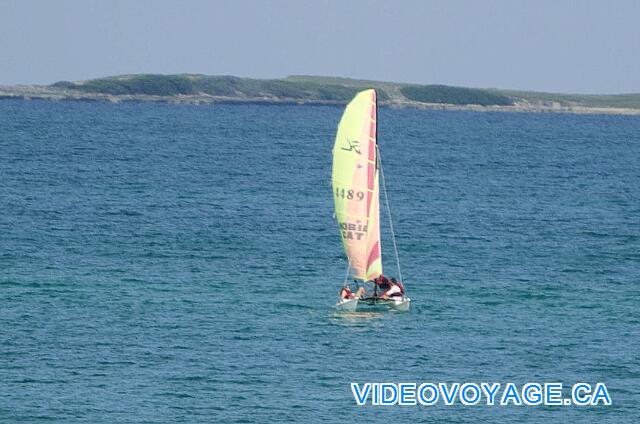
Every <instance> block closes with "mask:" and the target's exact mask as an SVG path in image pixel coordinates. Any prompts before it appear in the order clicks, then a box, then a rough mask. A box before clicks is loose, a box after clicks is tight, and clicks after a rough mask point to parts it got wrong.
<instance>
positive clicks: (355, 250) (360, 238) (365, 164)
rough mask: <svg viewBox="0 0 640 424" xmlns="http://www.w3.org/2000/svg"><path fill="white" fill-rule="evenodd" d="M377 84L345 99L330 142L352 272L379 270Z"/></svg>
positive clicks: (367, 275) (363, 275)
mask: <svg viewBox="0 0 640 424" xmlns="http://www.w3.org/2000/svg"><path fill="white" fill-rule="evenodd" d="M376 120H377V101H376V92H375V90H372V89H371V90H364V91H361V92H359V93H358V94H357V95H356V96H355V97H354V98H353V100H352V101H351V102H350V103H349V104H348V105H347V107H346V109H345V111H344V114H343V115H342V119H341V120H340V124H339V125H338V132H337V134H336V141H335V144H334V146H333V171H332V178H331V180H332V185H333V199H334V202H335V209H336V219H337V220H338V224H339V226H340V234H341V237H342V244H343V245H344V250H345V253H346V255H347V258H348V260H349V266H350V268H351V271H352V273H353V276H354V278H358V279H361V280H365V281H367V280H372V279H374V278H376V277H378V276H379V275H381V274H382V257H381V246H380V202H379V185H378V157H377V155H378V146H377V143H376V132H377V124H376Z"/></svg>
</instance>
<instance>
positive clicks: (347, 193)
mask: <svg viewBox="0 0 640 424" xmlns="http://www.w3.org/2000/svg"><path fill="white" fill-rule="evenodd" d="M335 195H336V197H339V198H341V199H348V200H351V199H356V200H363V199H364V192H363V191H355V190H345V189H344V188H340V187H336V192H335Z"/></svg>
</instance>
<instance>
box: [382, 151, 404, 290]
mask: <svg viewBox="0 0 640 424" xmlns="http://www.w3.org/2000/svg"><path fill="white" fill-rule="evenodd" d="M376 147H378V146H377V145H376ZM377 150H378V155H377V156H378V168H379V169H380V176H381V177H382V191H383V192H384V201H385V203H386V204H387V214H388V215H389V228H390V229H391V240H392V241H393V251H394V252H395V254H396V265H397V267H398V278H399V279H400V281H403V282H404V280H403V279H402V272H401V271H400V256H398V246H397V245H396V234H395V232H394V231H393V219H391V205H389V196H388V195H387V185H386V183H385V179H384V171H383V170H382V158H381V157H380V149H379V148H378V149H377Z"/></svg>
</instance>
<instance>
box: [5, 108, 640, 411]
mask: <svg viewBox="0 0 640 424" xmlns="http://www.w3.org/2000/svg"><path fill="white" fill-rule="evenodd" d="M341 112H342V110H341V108H339V107H314V106H304V107H302V106H273V105H272V106H265V105H213V106H174V105H162V104H119V105H112V104H106V103H73V102H70V103H47V102H40V101H30V102H29V101H9V100H5V101H2V102H0V213H1V215H0V377H1V378H0V422H7V423H14V422H33V423H40V422H70V423H76V422H77V423H80V422H82V423H131V422H135V423H178V422H188V423H196V422H198V423H199V422H202V423H211V422H228V423H233V422H238V423H240V422H244V423H268V422H304V423H327V422H372V423H386V422H427V421H428V422H438V421H442V422H495V421H500V422H543V421H548V420H552V421H556V422H610V423H636V422H638V419H639V417H640V403H639V402H640V353H639V352H640V118H639V117H622V116H575V115H561V114H526V113H522V114H508V113H504V114H498V113H467V112H439V111H413V110H393V109H382V110H381V111H380V114H379V115H380V123H379V134H380V143H381V149H382V150H381V151H382V159H383V162H384V169H385V172H386V179H387V185H388V188H389V196H390V198H391V203H392V211H393V214H394V221H395V227H396V228H395V229H396V233H397V241H398V248H399V251H400V257H401V261H402V266H403V269H402V272H403V274H404V277H405V284H406V287H407V291H408V294H409V295H410V296H411V297H412V298H413V299H414V301H413V304H412V310H411V311H410V312H409V313H406V314H398V313H368V314H359V315H356V316H341V315H338V314H336V313H334V311H333V310H332V305H333V303H334V301H335V297H336V294H337V291H338V289H339V287H340V285H341V281H342V278H343V273H344V269H345V265H346V264H345V262H344V258H343V254H342V250H341V245H340V240H339V234H338V231H337V225H336V223H335V221H334V220H333V217H332V195H331V188H330V185H329V184H330V183H329V181H330V172H331V171H330V167H331V163H330V151H331V148H332V144H333V137H334V131H335V127H336V124H337V121H338V120H339V117H340V114H341ZM383 224H384V226H383V233H384V234H385V236H384V238H383V255H384V261H385V262H384V265H385V270H386V272H387V273H389V274H392V275H394V274H395V273H396V272H395V271H394V266H395V264H394V260H393V255H392V254H391V243H390V242H389V237H388V227H387V226H386V222H383ZM368 381H371V382H417V383H422V382H436V383H437V382H452V383H453V382H461V383H464V382H478V383H479V382H501V383H507V382H514V383H516V384H519V385H522V384H524V383H527V382H562V383H564V384H565V386H570V385H572V384H573V383H576V382H588V383H592V384H593V383H596V382H604V383H605V384H606V386H607V388H608V390H609V394H610V395H611V398H612V401H613V405H611V406H607V407H604V406H602V404H600V406H599V407H582V408H578V407H576V406H568V407H544V406H538V407H515V406H509V407H488V406H476V407H461V406H460V404H459V402H458V405H457V406H451V407H447V406H444V405H442V404H440V405H439V406H436V407H423V406H416V407H384V408H382V407H371V406H369V407H364V408H359V407H356V406H355V403H354V400H353V397H352V394H351V390H350V386H349V383H350V382H359V383H363V382H368Z"/></svg>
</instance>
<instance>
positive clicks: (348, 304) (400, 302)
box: [336, 296, 411, 312]
mask: <svg viewBox="0 0 640 424" xmlns="http://www.w3.org/2000/svg"><path fill="white" fill-rule="evenodd" d="M410 307H411V299H409V298H408V297H406V296H402V297H401V298H398V299H371V298H368V299H364V300H360V299H357V298H353V299H340V300H338V303H336V309H337V310H339V311H342V312H355V311H356V310H371V309H382V310H389V309H393V310H396V311H399V312H407V311H408V310H409V309H410Z"/></svg>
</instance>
